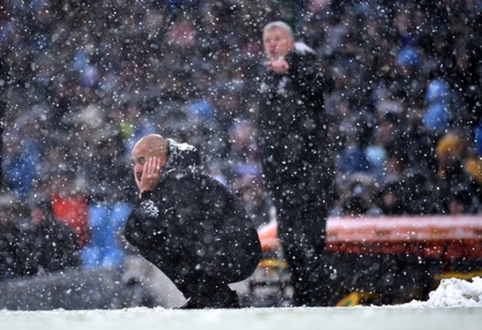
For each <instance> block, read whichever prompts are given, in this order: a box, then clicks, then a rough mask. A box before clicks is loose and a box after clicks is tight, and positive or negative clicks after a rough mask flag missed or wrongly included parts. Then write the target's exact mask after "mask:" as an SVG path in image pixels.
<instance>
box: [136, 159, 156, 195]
mask: <svg viewBox="0 0 482 330" xmlns="http://www.w3.org/2000/svg"><path fill="white" fill-rule="evenodd" d="M160 177H161V160H160V159H159V158H158V157H150V158H148V159H147V160H146V162H145V163H144V166H143V169H142V176H141V178H140V179H139V178H138V177H137V176H135V178H136V183H137V186H138V187H139V190H140V193H141V194H142V192H144V191H153V190H154V189H155V188H156V186H157V183H158V182H159V179H160Z"/></svg>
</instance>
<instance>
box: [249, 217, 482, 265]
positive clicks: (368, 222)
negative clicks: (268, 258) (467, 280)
mask: <svg viewBox="0 0 482 330" xmlns="http://www.w3.org/2000/svg"><path fill="white" fill-rule="evenodd" d="M258 233H259V237H260V240H261V245H262V247H263V250H264V251H269V250H273V249H278V248H279V242H278V238H277V224H276V222H272V223H269V224H267V225H265V226H263V227H261V228H259V230H258ZM327 249H328V250H330V251H338V252H343V253H415V254H420V255H423V256H431V257H443V258H444V259H447V258H463V257H466V258H482V215H464V216H457V217H452V216H442V215H440V216H418V217H408V216H407V217H370V218H348V217H346V218H330V219H328V222H327Z"/></svg>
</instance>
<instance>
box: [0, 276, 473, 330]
mask: <svg viewBox="0 0 482 330" xmlns="http://www.w3.org/2000/svg"><path fill="white" fill-rule="evenodd" d="M480 324H482V278H480V277H476V278H474V279H473V280H472V281H465V280H460V279H444V280H442V281H441V283H440V285H439V287H438V288H437V290H435V291H433V292H432V293H431V294H430V298H429V299H428V301H412V302H410V303H407V304H404V305H399V306H381V307H373V306H356V307H329V308H247V309H239V310H222V309H218V310H170V309H163V308H154V309H148V308H132V309H124V310H90V311H64V310H54V311H39V312H14V311H0V330H10V329H12V330H24V329H25V330H27V329H28V330H44V329H45V330H47V329H48V330H56V329H59V330H60V329H62V330H64V329H68V330H80V329H82V330H86V329H88V330H97V329H102V330H111V329H112V330H114V329H115V330H124V329H125V330H127V329H128V330H132V329H142V330H148V329H163V330H173V329H196V330H203V329H210V330H218V329H219V330H221V329H222V330H236V329H243V330H245V329H246V330H258V329H259V330H261V329H262V330H268V329H273V330H284V329H290V330H291V329H295V330H297V329H303V330H310V329H317V330H319V329H330V330H337V329H343V330H347V329H358V330H359V329H370V330H377V329H384V330H385V329H391V330H397V329H411V330H414V329H415V330H416V329H423V330H432V329H436V330H445V329H447V330H449V329H450V330H453V329H456V328H458V329H462V330H463V329H474V328H477V327H478V326H479V325H480Z"/></svg>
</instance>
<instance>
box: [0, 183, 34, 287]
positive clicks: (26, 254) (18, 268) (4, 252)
mask: <svg viewBox="0 0 482 330" xmlns="http://www.w3.org/2000/svg"><path fill="white" fill-rule="evenodd" d="M28 213H29V211H28V208H27V207H26V205H25V203H22V202H21V201H20V200H19V199H18V198H17V197H16V196H15V195H14V194H12V193H10V192H8V191H4V192H3V194H2V195H1V196H0V280H8V279H11V278H15V277H22V276H32V275H35V274H37V272H38V264H37V262H36V258H35V253H36V252H37V251H36V250H35V246H34V245H33V244H32V241H33V239H32V238H33V237H32V235H31V232H30V231H29V230H28V228H29V227H28V224H29V220H28V218H29V216H30V215H29V214H28Z"/></svg>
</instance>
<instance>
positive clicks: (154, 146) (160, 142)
mask: <svg viewBox="0 0 482 330" xmlns="http://www.w3.org/2000/svg"><path fill="white" fill-rule="evenodd" d="M167 150H168V145H167V140H166V139H165V138H164V137H162V136H161V135H158V134H150V135H146V136H144V137H143V138H141V139H140V140H139V141H138V142H137V143H136V144H135V145H134V148H133V149H132V160H133V161H134V174H135V176H136V178H137V179H138V180H140V179H141V177H142V172H143V169H144V164H145V163H146V162H147V160H148V159H149V158H158V159H159V160H160V166H161V169H162V168H164V166H165V165H166V163H167V153H168V152H167Z"/></svg>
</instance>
